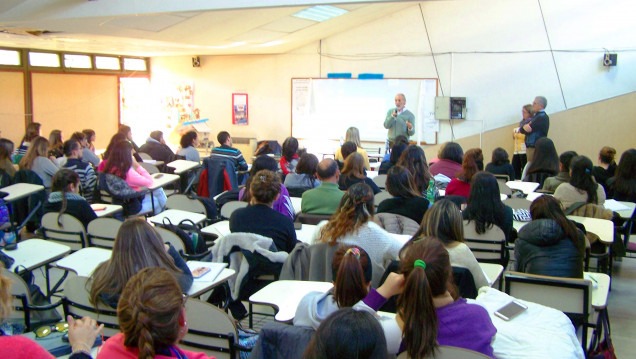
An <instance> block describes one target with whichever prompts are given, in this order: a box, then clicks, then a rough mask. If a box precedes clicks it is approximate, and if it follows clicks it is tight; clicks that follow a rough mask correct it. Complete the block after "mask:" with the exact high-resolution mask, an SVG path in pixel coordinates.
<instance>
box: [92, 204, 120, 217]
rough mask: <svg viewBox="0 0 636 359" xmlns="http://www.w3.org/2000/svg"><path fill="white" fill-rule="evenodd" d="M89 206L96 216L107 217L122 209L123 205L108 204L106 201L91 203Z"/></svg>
mask: <svg viewBox="0 0 636 359" xmlns="http://www.w3.org/2000/svg"><path fill="white" fill-rule="evenodd" d="M91 208H92V209H93V211H94V212H95V215H97V217H109V216H111V215H113V214H115V213H117V212H121V211H122V210H123V207H122V206H120V205H118V204H108V203H93V204H91ZM96 208H97V209H96ZM100 208H103V209H100Z"/></svg>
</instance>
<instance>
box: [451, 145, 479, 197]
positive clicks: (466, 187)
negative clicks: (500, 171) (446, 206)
mask: <svg viewBox="0 0 636 359" xmlns="http://www.w3.org/2000/svg"><path fill="white" fill-rule="evenodd" d="M483 170H484V155H483V153H482V152H481V148H471V149H470V150H468V151H466V153H465V154H464V160H463V161H462V171H461V172H459V175H457V178H453V179H452V180H451V181H450V183H449V184H448V186H447V187H446V195H447V196H450V195H455V196H462V197H466V198H468V195H469V194H470V180H471V179H472V178H473V176H474V175H475V173H477V172H479V171H483Z"/></svg>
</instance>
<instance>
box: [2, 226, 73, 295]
mask: <svg viewBox="0 0 636 359" xmlns="http://www.w3.org/2000/svg"><path fill="white" fill-rule="evenodd" d="M2 251H3V252H4V253H5V254H6V255H8V256H9V257H11V258H13V259H14V260H15V262H13V264H12V265H11V268H9V270H10V271H12V272H14V271H15V269H16V268H17V267H18V266H22V267H24V268H25V269H24V270H19V271H18V272H20V273H21V272H24V271H30V270H33V269H35V268H39V267H42V266H44V269H45V277H46V294H47V295H50V293H51V285H50V282H49V263H51V262H54V261H56V260H58V259H60V258H62V257H64V256H65V255H67V254H69V253H70V252H71V247H69V246H65V245H63V244H59V243H55V242H50V241H46V240H44V239H37V238H34V239H28V240H26V241H22V242H19V243H18V247H17V248H16V249H15V250H11V251H7V250H2Z"/></svg>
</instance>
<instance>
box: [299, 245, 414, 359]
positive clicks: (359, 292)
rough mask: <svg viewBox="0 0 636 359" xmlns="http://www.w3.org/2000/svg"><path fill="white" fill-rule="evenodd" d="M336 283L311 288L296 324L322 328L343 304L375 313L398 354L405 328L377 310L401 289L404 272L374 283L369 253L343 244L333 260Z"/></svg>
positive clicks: (390, 351) (388, 342)
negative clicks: (327, 288) (322, 289)
mask: <svg viewBox="0 0 636 359" xmlns="http://www.w3.org/2000/svg"><path fill="white" fill-rule="evenodd" d="M332 271H333V278H335V281H334V287H333V288H332V289H331V290H330V291H328V292H327V293H323V292H311V293H309V294H307V295H306V296H305V297H304V298H303V299H302V300H301V301H300V303H299V304H298V308H297V309H296V315H295V316H294V325H295V326H306V327H312V328H314V329H318V327H319V326H320V323H321V322H322V321H324V320H325V319H326V318H327V317H328V316H329V315H331V314H333V313H335V312H336V311H338V310H339V309H340V308H346V307H352V308H353V309H355V310H359V311H366V312H369V313H372V314H373V315H374V316H375V317H376V318H377V319H378V321H379V323H380V325H381V326H382V329H383V330H384V335H385V337H386V339H387V344H388V350H389V353H391V354H396V353H397V351H398V349H399V343H400V342H401V338H402V332H401V330H400V328H399V326H398V324H397V322H396V321H395V319H393V318H389V317H380V316H378V315H377V314H376V311H377V310H378V309H379V308H380V307H382V305H384V303H386V301H387V300H388V298H391V297H392V296H394V295H397V294H399V293H401V291H402V285H403V282H404V276H402V275H401V274H396V273H391V274H390V275H389V277H388V278H387V279H386V281H385V282H384V284H382V286H380V288H378V289H377V290H376V289H373V288H372V287H370V283H371V276H372V265H371V263H370V262H369V256H368V254H367V253H366V252H365V251H364V250H363V249H361V248H360V247H356V246H342V247H341V248H339V249H338V250H337V251H336V253H335V254H334V258H333V264H332Z"/></svg>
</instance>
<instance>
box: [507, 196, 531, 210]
mask: <svg viewBox="0 0 636 359" xmlns="http://www.w3.org/2000/svg"><path fill="white" fill-rule="evenodd" d="M503 204H505V205H506V206H508V207H510V208H512V209H525V210H528V211H529V210H530V205H531V204H532V202H531V201H528V200H527V199H525V198H508V199H506V200H505V201H503Z"/></svg>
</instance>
